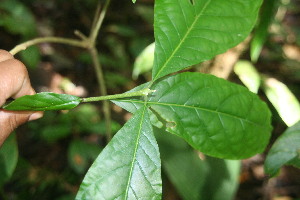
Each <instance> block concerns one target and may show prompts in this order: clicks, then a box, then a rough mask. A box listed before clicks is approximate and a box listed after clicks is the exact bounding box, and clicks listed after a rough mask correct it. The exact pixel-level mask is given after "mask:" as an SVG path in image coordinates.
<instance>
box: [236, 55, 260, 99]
mask: <svg viewBox="0 0 300 200" xmlns="http://www.w3.org/2000/svg"><path fill="white" fill-rule="evenodd" d="M234 72H235V73H236V74H237V75H238V77H239V78H240V79H241V81H242V82H243V83H244V85H245V86H246V87H247V88H248V89H249V90H250V91H251V92H253V93H256V94H257V92H258V89H259V87H260V83H261V78H260V75H259V73H258V71H257V70H256V69H255V67H254V66H253V64H252V63H251V62H249V61H247V60H240V61H238V62H237V63H236V64H235V65H234Z"/></svg>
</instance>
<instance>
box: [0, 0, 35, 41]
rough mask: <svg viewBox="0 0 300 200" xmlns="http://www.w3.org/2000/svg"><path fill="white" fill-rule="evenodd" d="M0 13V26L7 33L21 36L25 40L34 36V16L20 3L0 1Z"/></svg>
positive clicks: (11, 0)
mask: <svg viewBox="0 0 300 200" xmlns="http://www.w3.org/2000/svg"><path fill="white" fill-rule="evenodd" d="M0 13H1V17H0V26H3V27H4V28H5V29H7V30H8V31H9V32H11V33H13V34H21V35H22V36H23V37H25V38H28V37H33V36H34V35H36V32H37V31H36V22H35V18H34V15H33V14H32V12H31V11H30V9H28V8H27V7H26V6H25V4H23V3H22V2H21V1H17V0H5V1H1V3H0Z"/></svg>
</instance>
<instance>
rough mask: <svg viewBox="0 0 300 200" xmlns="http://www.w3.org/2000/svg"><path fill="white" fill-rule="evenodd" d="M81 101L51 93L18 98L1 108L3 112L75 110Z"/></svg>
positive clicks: (71, 96) (74, 97)
mask: <svg viewBox="0 0 300 200" xmlns="http://www.w3.org/2000/svg"><path fill="white" fill-rule="evenodd" d="M80 102H81V99H80V98H79V97H77V96H73V95H68V94H56V93H52V92H41V93H37V94H35V95H26V96H23V97H20V98H18V99H16V100H14V101H13V102H11V103H10V104H8V105H5V106H3V108H4V109H5V110H32V111H45V110H70V109H72V108H75V107H76V106H77V105H78V104H79V103H80Z"/></svg>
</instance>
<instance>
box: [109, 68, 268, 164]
mask: <svg viewBox="0 0 300 200" xmlns="http://www.w3.org/2000/svg"><path fill="white" fill-rule="evenodd" d="M145 86H146V85H145ZM151 89H154V90H156V92H154V93H152V94H151V95H150V96H148V105H149V106H150V107H151V109H153V110H154V111H155V112H156V113H157V114H158V115H159V116H160V118H162V119H163V120H164V124H165V126H166V128H167V131H168V132H171V133H174V134H176V135H178V136H180V137H182V138H183V139H185V140H186V141H187V142H188V143H189V144H190V145H192V146H193V147H194V148H196V149H198V150H199V151H201V152H203V153H205V154H208V155H211V156H215V157H219V158H227V159H241V158H245V157H249V156H252V155H255V154H257V153H260V152H262V151H263V150H264V148H265V146H266V145H267V143H268V141H269V137H270V132H271V125H270V121H271V119H270V118H271V114H270V111H269V109H268V107H267V106H266V104H265V103H264V102H262V101H261V100H260V99H259V98H258V97H257V96H256V95H255V94H253V93H252V92H250V91H249V90H248V89H246V88H244V87H242V86H239V85H236V84H233V83H230V82H228V81H225V80H223V79H220V78H217V77H214V76H212V75H208V74H200V73H181V74H178V75H174V76H170V77H167V78H165V79H163V80H162V81H160V82H158V83H156V84H154V85H153V86H152V87H151ZM119 102H120V103H119ZM115 103H117V104H118V105H120V106H122V107H124V108H125V109H128V108H129V109H128V110H131V111H134V109H137V108H139V107H141V106H142V105H143V104H144V102H143V100H142V99H130V100H119V101H115Z"/></svg>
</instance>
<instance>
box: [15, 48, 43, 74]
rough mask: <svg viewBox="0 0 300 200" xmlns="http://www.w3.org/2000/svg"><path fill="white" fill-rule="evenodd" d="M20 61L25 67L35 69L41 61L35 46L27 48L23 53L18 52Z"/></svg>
mask: <svg viewBox="0 0 300 200" xmlns="http://www.w3.org/2000/svg"><path fill="white" fill-rule="evenodd" d="M20 56H21V60H22V62H23V63H25V65H26V67H29V68H31V69H35V68H36V67H37V65H38V63H39V62H40V61H41V55H40V52H39V48H38V47H37V46H31V47H28V48H27V49H26V50H25V51H21V52H20Z"/></svg>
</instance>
